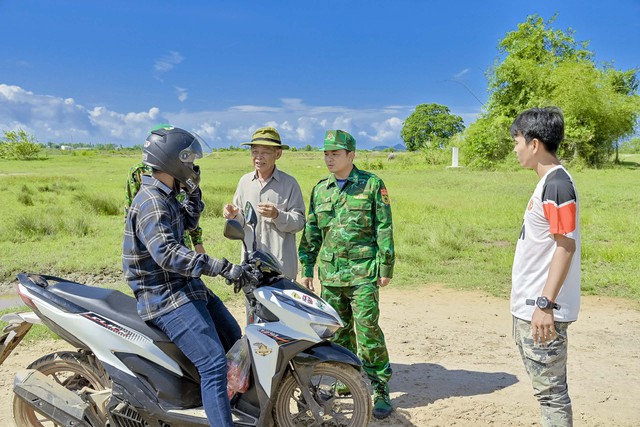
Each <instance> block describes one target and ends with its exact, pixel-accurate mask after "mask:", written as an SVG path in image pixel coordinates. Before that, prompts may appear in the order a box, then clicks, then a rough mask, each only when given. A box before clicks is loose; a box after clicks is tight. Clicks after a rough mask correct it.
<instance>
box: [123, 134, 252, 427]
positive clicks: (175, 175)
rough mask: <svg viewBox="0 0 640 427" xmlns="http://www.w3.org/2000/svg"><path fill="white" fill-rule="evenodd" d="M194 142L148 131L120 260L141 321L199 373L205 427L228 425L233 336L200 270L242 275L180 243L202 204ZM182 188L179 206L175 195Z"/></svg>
mask: <svg viewBox="0 0 640 427" xmlns="http://www.w3.org/2000/svg"><path fill="white" fill-rule="evenodd" d="M201 157H202V146H201V144H200V140H199V139H198V138H197V137H196V136H194V135H193V134H191V133H189V132H187V131H185V130H183V129H179V128H174V127H164V128H161V129H156V130H154V131H152V132H151V134H150V135H149V136H148V137H147V140H146V141H145V143H144V148H143V154H142V161H143V163H144V164H145V165H147V166H149V167H151V168H152V170H153V174H152V176H143V178H142V187H141V188H140V190H139V191H138V193H137V194H136V196H135V197H134V199H133V201H132V203H131V207H130V208H129V212H128V214H127V220H126V225H125V233H124V239H123V244H122V265H123V269H124V273H125V277H126V278H127V281H128V282H129V286H130V287H131V289H133V293H134V295H135V297H136V299H137V300H138V305H137V307H138V313H139V314H140V316H141V317H142V319H143V320H145V321H148V322H151V323H153V324H154V325H156V326H158V327H159V328H160V329H161V330H162V331H163V332H164V333H165V334H167V336H168V337H169V338H170V339H171V340H172V341H173V342H174V343H175V344H176V345H177V346H178V348H180V350H181V351H182V352H183V353H184V354H185V356H187V357H188V358H189V360H191V362H193V364H194V365H195V367H196V368H197V369H198V372H199V374H200V386H201V391H202V404H203V407H204V410H205V412H206V414H207V418H208V420H209V423H210V424H211V425H212V426H233V422H232V418H231V408H230V406H229V400H228V397H227V364H226V357H225V354H226V352H227V350H228V349H229V348H231V346H232V345H233V344H234V343H235V341H237V340H238V339H239V338H240V337H241V331H240V327H239V325H238V323H237V322H236V320H235V319H234V317H233V316H232V315H231V313H229V310H227V308H226V307H225V305H224V303H223V302H222V301H221V300H220V299H219V298H218V297H217V296H215V295H214V294H213V293H211V292H209V291H208V289H207V287H206V286H205V284H204V282H203V281H202V280H201V279H200V276H201V275H203V274H204V275H208V276H217V275H221V276H223V277H225V278H226V279H228V280H230V281H232V282H234V283H239V284H240V285H242V284H244V282H245V281H246V280H249V277H248V276H247V273H245V272H244V270H243V269H242V268H241V267H240V266H238V265H234V264H232V263H230V262H229V261H227V260H226V259H224V258H223V259H216V258H213V257H211V256H209V255H207V254H199V253H196V252H194V251H192V250H191V249H189V248H187V247H186V246H184V232H185V229H188V230H190V229H193V228H194V227H196V226H197V224H198V220H199V218H200V214H201V212H202V210H203V208H204V203H202V194H201V192H200V188H199V184H200V173H199V168H198V167H197V166H195V165H194V163H193V162H194V161H195V160H196V159H198V158H201ZM181 189H184V190H185V191H186V193H187V196H186V198H185V200H184V201H183V202H182V203H181V202H179V201H178V200H177V199H176V197H175V196H176V193H177V192H179V191H180V190H181Z"/></svg>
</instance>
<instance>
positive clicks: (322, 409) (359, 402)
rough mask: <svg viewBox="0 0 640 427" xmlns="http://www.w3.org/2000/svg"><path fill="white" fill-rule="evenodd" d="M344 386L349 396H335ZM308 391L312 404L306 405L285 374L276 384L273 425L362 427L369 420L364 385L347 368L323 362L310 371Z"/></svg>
mask: <svg viewBox="0 0 640 427" xmlns="http://www.w3.org/2000/svg"><path fill="white" fill-rule="evenodd" d="M340 383H342V384H343V385H342V387H344V386H346V387H347V388H348V390H349V393H347V394H346V395H343V393H338V391H337V390H336V387H340V386H341V385H340ZM309 391H310V393H311V396H312V398H313V400H314V402H307V401H306V400H305V398H304V396H303V394H302V390H301V388H300V384H298V382H297V381H296V379H295V378H294V376H293V375H292V374H291V373H288V374H287V376H286V377H285V379H284V380H283V381H282V384H281V385H280V387H279V389H278V391H277V395H276V401H275V404H274V407H273V419H274V421H275V424H276V426H279V427H293V426H322V427H329V426H340V427H365V426H367V425H369V421H370V419H371V411H372V408H371V397H370V395H369V387H368V382H367V381H366V379H365V378H364V376H363V375H361V373H360V372H359V371H358V370H357V369H356V368H354V367H353V366H351V365H346V364H343V363H332V362H324V363H319V364H317V365H316V366H315V367H314V369H313V375H312V377H311V385H310V387H309Z"/></svg>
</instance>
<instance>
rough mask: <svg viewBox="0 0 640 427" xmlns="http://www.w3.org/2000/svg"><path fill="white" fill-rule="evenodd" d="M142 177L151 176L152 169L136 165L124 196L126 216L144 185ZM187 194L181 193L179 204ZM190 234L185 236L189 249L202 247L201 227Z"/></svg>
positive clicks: (130, 170) (131, 171)
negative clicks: (196, 246)
mask: <svg viewBox="0 0 640 427" xmlns="http://www.w3.org/2000/svg"><path fill="white" fill-rule="evenodd" d="M142 175H151V168H150V167H149V166H147V165H145V164H144V163H138V164H135V165H133V166H132V167H131V169H129V176H128V177H127V185H126V187H125V194H124V216H125V217H126V216H127V213H128V211H129V207H130V206H131V202H133V198H134V197H135V196H136V194H137V193H138V190H140V186H141V185H142ZM184 198H185V193H184V192H181V193H180V194H178V195H177V196H176V199H178V201H179V202H181V203H182V202H184ZM188 231H189V232H188V234H185V235H184V244H185V246H187V247H190V248H193V246H195V245H201V244H202V243H203V240H202V228H200V226H198V227H196V228H195V229H193V230H188Z"/></svg>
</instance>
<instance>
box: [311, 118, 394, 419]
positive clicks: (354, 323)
mask: <svg viewBox="0 0 640 427" xmlns="http://www.w3.org/2000/svg"><path fill="white" fill-rule="evenodd" d="M355 149H356V141H355V139H354V138H353V137H352V136H351V135H350V134H348V133H347V132H344V131H342V130H329V131H327V132H326V135H325V140H324V154H325V163H326V164H327V168H328V169H329V171H330V172H332V173H331V175H329V177H327V178H325V179H323V180H321V181H320V182H318V184H316V186H315V187H314V188H313V191H312V192H311V200H310V203H309V214H308V217H307V224H306V227H305V229H304V233H303V236H302V240H301V242H300V247H299V249H298V255H299V257H300V262H301V264H302V268H303V276H304V278H303V279H302V282H303V284H304V285H305V286H306V287H307V288H309V289H311V290H314V286H313V268H314V265H315V264H316V261H317V264H318V276H319V280H320V284H321V285H322V298H323V299H325V300H326V301H327V302H328V303H329V304H331V306H333V308H335V309H336V311H337V312H338V313H339V314H340V317H341V318H342V320H343V322H344V324H345V327H344V328H342V329H340V330H339V331H338V332H337V333H336V335H335V337H334V342H336V343H337V344H340V345H342V346H344V347H346V348H348V349H349V350H351V351H353V352H354V353H357V354H358V357H360V359H361V360H362V362H363V366H364V370H365V371H366V373H367V375H368V376H369V379H370V380H371V383H372V385H373V390H374V411H373V415H374V417H376V418H378V419H382V418H386V417H388V416H389V415H390V414H391V411H392V410H393V408H392V406H391V399H390V398H389V385H388V383H389V379H390V378H391V365H390V364H389V353H388V352H387V347H386V344H385V340H384V334H383V333H382V330H381V329H380V326H379V325H378V320H379V317H380V310H379V307H378V300H379V292H378V290H379V287H380V286H386V285H388V284H389V281H390V280H391V277H392V276H393V265H394V262H395V254H394V247H393V227H392V222H391V206H390V204H389V196H388V194H387V189H386V188H385V186H384V183H383V182H382V180H381V179H380V178H378V177H377V176H375V175H374V174H372V173H369V172H365V171H361V170H359V169H358V168H357V167H355V165H354V164H353V159H354V156H355ZM340 386H341V385H340V384H338V388H340ZM342 387H344V386H342ZM338 391H340V390H338ZM345 392H348V390H345Z"/></svg>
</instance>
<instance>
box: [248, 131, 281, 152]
mask: <svg viewBox="0 0 640 427" xmlns="http://www.w3.org/2000/svg"><path fill="white" fill-rule="evenodd" d="M240 145H267V146H269V147H276V148H282V149H283V150H286V149H288V148H289V146H288V145H284V144H283V143H282V140H281V139H280V134H279V133H278V131H277V130H276V129H275V128H273V127H271V126H267V127H263V128H260V129H258V130H257V131H255V132H254V133H253V136H252V137H251V142H243V143H242V144H240Z"/></svg>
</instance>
